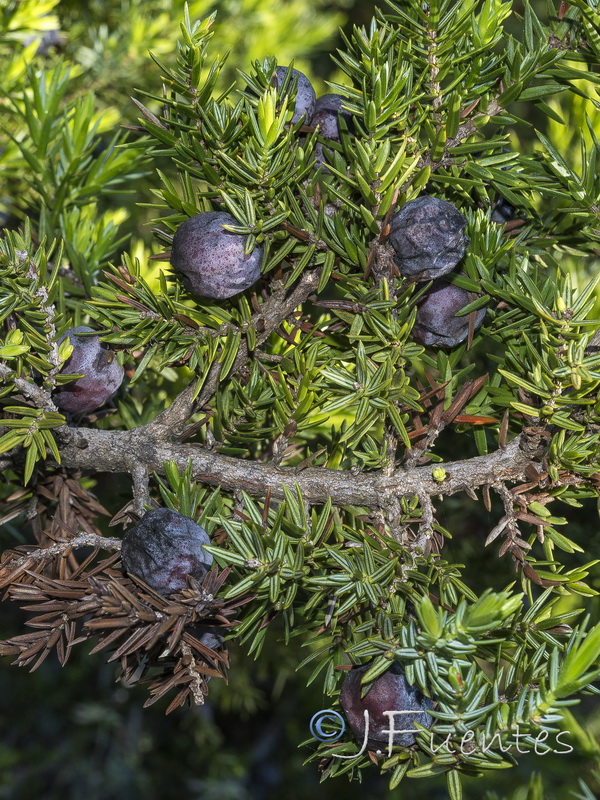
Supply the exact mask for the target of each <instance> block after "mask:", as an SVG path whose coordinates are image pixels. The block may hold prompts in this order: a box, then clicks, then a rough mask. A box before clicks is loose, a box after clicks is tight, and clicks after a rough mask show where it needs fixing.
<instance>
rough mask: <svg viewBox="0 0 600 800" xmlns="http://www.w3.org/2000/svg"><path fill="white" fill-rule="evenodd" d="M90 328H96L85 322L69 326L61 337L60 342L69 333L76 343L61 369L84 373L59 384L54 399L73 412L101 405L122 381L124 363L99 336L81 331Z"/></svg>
mask: <svg viewBox="0 0 600 800" xmlns="http://www.w3.org/2000/svg"><path fill="white" fill-rule="evenodd" d="M87 332H93V329H92V328H88V327H87V326H86V325H80V326H79V327H77V328H69V330H67V331H65V333H63V335H62V336H61V337H60V339H59V340H58V343H59V344H60V342H62V341H63V340H64V339H65V338H66V337H67V336H68V337H69V341H70V343H71V344H72V345H73V352H72V354H71V355H70V356H69V358H68V359H67V361H65V363H64V364H63V366H62V369H61V372H65V373H69V372H78V373H83V378H75V379H74V380H72V381H70V382H69V383H65V384H62V385H61V386H59V387H58V388H57V389H55V390H54V392H53V394H52V399H53V400H54V402H55V403H56V405H57V407H58V408H60V409H62V410H63V411H70V412H72V413H74V414H85V413H88V412H89V411H94V410H95V409H96V408H99V407H100V406H101V405H103V403H105V402H106V401H107V400H108V399H109V397H111V395H113V394H114V393H115V392H116V391H117V389H118V388H119V386H120V385H121V383H122V382H123V374H124V372H123V367H122V366H121V365H120V364H119V362H118V361H117V358H116V356H115V353H114V352H113V351H112V350H111V349H110V348H109V346H108V345H107V344H104V343H103V342H101V341H100V338H99V337H98V336H79V335H78V334H81V333H87Z"/></svg>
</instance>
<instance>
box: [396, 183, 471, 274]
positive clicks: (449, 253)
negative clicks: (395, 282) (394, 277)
mask: <svg viewBox="0 0 600 800" xmlns="http://www.w3.org/2000/svg"><path fill="white" fill-rule="evenodd" d="M466 224H467V220H466V219H465V218H464V217H463V215H462V214H461V213H460V211H457V209H456V208H455V207H454V206H453V205H452V204H451V203H447V202H446V201H445V200H440V199H438V198H437V197H429V196H427V195H422V196H421V197H417V199H416V200H411V201H410V202H408V203H407V204H406V205H405V206H404V207H403V208H401V209H400V211H398V212H397V213H396V214H394V216H393V217H392V221H391V226H390V237H389V239H390V244H391V245H392V247H393V248H394V250H395V251H396V255H395V258H394V260H395V261H396V264H397V265H398V269H399V270H400V272H401V273H402V275H404V276H406V277H407V278H415V279H416V280H420V281H422V280H430V279H432V278H438V277H440V276H441V275H445V274H446V273H447V272H450V270H452V269H454V267H455V266H456V265H457V264H458V262H459V261H460V259H461V258H462V257H463V255H464V253H465V250H466V247H467V244H468V242H469V240H468V239H467V237H466V236H465V232H464V231H465V226H466Z"/></svg>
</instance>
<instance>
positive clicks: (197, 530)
mask: <svg viewBox="0 0 600 800" xmlns="http://www.w3.org/2000/svg"><path fill="white" fill-rule="evenodd" d="M205 544H210V539H209V537H208V534H207V533H206V531H205V530H204V528H201V527H200V526H199V525H196V523H195V522H194V520H192V519H190V518H189V517H184V516H183V514H180V513H179V512H178V511H173V510H172V509H170V508H155V509H153V510H152V511H148V512H147V513H146V514H144V516H143V517H142V518H141V520H140V521H139V522H138V523H137V524H136V525H134V526H133V527H132V528H129V529H128V530H127V531H126V532H125V536H124V537H123V544H122V546H121V561H122V563H123V569H124V570H125V572H128V573H131V574H132V575H137V577H138V578H141V579H142V580H143V581H144V582H145V583H147V584H148V586H151V587H152V588H153V589H154V590H155V591H157V592H158V593H159V594H165V595H166V594H172V593H173V592H179V591H181V590H182V589H185V586H186V576H187V575H191V576H192V577H194V578H196V579H197V580H201V579H202V578H203V577H204V575H205V574H206V573H207V572H208V570H209V568H210V565H211V564H212V562H213V557H212V555H211V554H210V553H209V552H208V551H207V550H205V549H204V547H203V545H205Z"/></svg>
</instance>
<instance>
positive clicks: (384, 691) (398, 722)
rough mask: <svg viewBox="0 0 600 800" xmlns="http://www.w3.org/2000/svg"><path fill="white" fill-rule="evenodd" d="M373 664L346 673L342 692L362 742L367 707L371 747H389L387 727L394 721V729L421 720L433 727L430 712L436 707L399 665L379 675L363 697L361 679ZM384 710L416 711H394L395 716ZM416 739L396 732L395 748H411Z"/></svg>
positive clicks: (344, 706)
mask: <svg viewBox="0 0 600 800" xmlns="http://www.w3.org/2000/svg"><path fill="white" fill-rule="evenodd" d="M370 666H371V665H370V664H365V665H363V666H362V667H354V668H353V669H351V670H350V672H348V673H347V675H346V677H345V679H344V683H343V684H342V690H341V692H340V704H341V706H342V709H343V711H344V714H345V716H346V719H347V720H348V724H349V725H350V727H351V728H352V732H353V733H354V735H355V736H356V738H357V740H358V741H359V742H360V744H361V745H362V743H363V741H364V737H365V731H366V722H365V713H364V712H365V710H366V711H368V712H369V715H368V720H369V733H368V739H367V746H368V748H369V749H370V750H386V749H387V747H388V743H389V734H388V732H387V731H388V730H389V729H390V728H391V726H392V724H393V726H394V730H395V731H407V730H410V729H411V728H413V722H418V723H419V724H420V725H423V726H424V727H426V728H430V727H431V725H432V723H433V717H432V716H431V715H430V714H428V713H427V711H428V709H430V708H433V703H432V701H431V700H430V699H429V698H428V697H424V696H423V695H422V694H421V692H420V691H419V690H418V689H417V688H416V687H415V686H411V685H410V684H409V683H408V681H407V680H406V678H405V676H404V673H403V671H402V670H401V669H400V667H399V666H398V665H397V664H392V666H391V667H390V669H389V670H388V671H387V672H384V674H383V675H381V676H380V677H379V678H377V679H376V680H375V681H374V682H373V684H372V685H371V688H370V689H369V691H368V692H367V694H366V695H365V696H364V697H361V690H362V686H361V678H362V677H363V675H364V674H365V672H366V671H367V670H368V669H369V667H370ZM385 711H414V712H415V713H414V714H395V715H394V716H393V722H392V719H391V718H390V717H389V716H388V715H386V714H384V712H385ZM414 742H415V734H412V733H395V734H394V737H393V744H394V745H395V746H396V747H409V746H410V745H411V744H414Z"/></svg>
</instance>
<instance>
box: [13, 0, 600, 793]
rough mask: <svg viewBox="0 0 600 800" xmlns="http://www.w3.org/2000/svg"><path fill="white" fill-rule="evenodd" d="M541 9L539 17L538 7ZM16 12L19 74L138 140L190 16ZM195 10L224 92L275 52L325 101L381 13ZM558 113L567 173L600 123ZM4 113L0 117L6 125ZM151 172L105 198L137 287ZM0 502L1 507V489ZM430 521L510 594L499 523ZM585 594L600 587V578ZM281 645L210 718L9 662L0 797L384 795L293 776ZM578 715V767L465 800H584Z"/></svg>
mask: <svg viewBox="0 0 600 800" xmlns="http://www.w3.org/2000/svg"><path fill="white" fill-rule="evenodd" d="M10 5H11V3H9V2H7V0H0V10H2V9H6V8H7V7H8V6H10ZM534 5H535V6H536V10H537V11H538V13H540V15H541V16H544V14H545V13H546V11H545V9H546V3H545V2H539V3H535V4H534ZM21 6H22V7H23V13H24V15H25V17H24V22H23V28H22V29H16V30H15V31H14V36H13V37H12V47H13V51H12V53H6V52H5V53H4V57H5V59H9V60H10V64H11V65H12V69H13V70H18V64H17V62H18V61H19V59H33V58H37V59H38V60H39V61H40V62H41V63H43V62H44V60H46V61H47V62H48V63H54V62H55V61H56V59H59V58H64V59H65V60H66V61H67V62H68V63H71V64H72V65H73V69H74V70H75V75H76V81H75V83H74V91H75V92H76V93H77V94H80V95H84V94H85V93H87V92H89V91H90V90H91V89H93V91H94V92H95V93H96V96H97V107H98V111H99V113H100V117H99V134H100V136H101V138H102V139H103V140H105V141H108V140H109V139H110V137H111V136H112V135H113V134H114V132H115V131H116V130H118V129H119V127H120V126H122V125H135V124H136V119H137V116H138V111H137V109H136V108H135V106H134V105H133V103H132V102H131V101H130V99H129V98H130V95H133V94H135V90H140V89H141V90H145V91H148V92H157V91H159V88H160V74H159V70H158V68H157V67H155V65H154V64H153V62H152V61H151V60H150V59H149V57H148V55H147V54H148V50H152V52H153V53H155V54H156V55H157V56H158V57H159V58H160V59H162V60H164V61H165V62H169V61H171V60H172V59H173V58H174V57H175V52H174V51H175V41H176V39H177V36H178V34H179V20H180V19H181V18H182V14H183V2H180V1H179V0H121V1H120V2H119V1H118V0H91V2H87V3H85V4H82V3H80V2H79V0H60V2H58V3H57V2H56V0H54V2H53V1H52V0H50V2H38V3H32V2H24V3H22V4H21ZM189 6H190V15H191V16H192V17H196V18H202V17H206V16H207V15H208V14H209V13H211V12H212V11H213V10H217V11H218V17H217V23H216V25H215V39H214V46H213V52H214V54H215V55H216V54H218V53H223V52H224V51H225V50H226V49H227V48H231V49H232V57H231V58H230V61H229V71H228V72H227V73H226V74H225V76H224V82H225V83H228V82H230V81H232V80H235V77H236V76H235V68H236V67H240V68H242V69H243V68H247V66H248V64H249V62H250V60H252V59H262V58H263V57H265V56H267V55H275V56H276V57H277V58H278V60H279V63H281V64H287V63H289V62H290V61H291V60H292V59H293V60H294V64H295V66H296V67H297V68H299V69H301V70H303V71H305V72H306V73H307V74H308V75H309V76H310V77H311V79H312V80H313V82H314V85H315V88H316V89H317V94H322V93H324V92H326V91H327V85H326V83H325V81H326V80H327V79H335V77H336V73H335V65H334V64H333V63H332V62H331V60H330V54H331V53H332V52H334V51H335V49H336V47H341V46H342V40H341V37H340V34H339V32H338V28H339V26H341V27H342V29H343V30H345V31H346V32H348V31H349V30H350V29H351V27H352V25H354V24H357V25H363V24H367V23H368V22H369V20H370V18H371V16H372V13H373V7H374V4H372V3H369V2H362V1H360V0H359V1H358V2H356V1H353V0H337V2H332V3H326V2H323V0H314V1H313V2H310V0H291V1H290V2H285V0H223V1H222V2H216V3H215V2H208V1H207V0H195V1H194V2H191V3H190V4H189ZM515 7H516V8H517V9H518V7H519V4H518V3H517V4H515ZM26 13H29V14H30V15H31V18H35V19H36V20H37V24H38V28H39V29H40V28H43V27H45V28H46V29H48V30H57V31H59V33H58V34H56V35H55V37H54V44H52V43H51V44H50V45H49V46H48V48H47V49H46V51H45V52H44V48H42V51H41V52H39V51H38V50H37V49H38V47H39V43H40V39H39V37H38V39H35V40H34V41H33V42H30V43H29V45H28V46H27V47H26V48H25V49H24V44H26V43H27V31H26V29H27V24H28V22H27V20H28V19H29V18H28V17H27V16H26ZM36 52H37V55H36ZM3 74H4V76H5V78H4V80H5V82H6V83H7V84H8V85H10V80H11V79H12V77H11V76H13V75H14V74H15V73H14V72H12V71H11V70H5V71H4V72H3ZM15 81H16V79H15ZM552 103H553V106H554V107H555V109H556V110H558V111H559V112H560V113H561V114H562V115H563V117H564V118H565V119H567V120H569V125H568V126H560V125H558V124H557V123H553V122H551V123H550V124H549V125H548V124H547V122H546V121H545V120H543V119H540V120H539V121H537V122H538V124H539V125H543V126H544V128H545V130H546V132H547V134H548V135H549V136H550V138H551V139H552V141H553V142H554V143H555V144H556V145H557V146H558V147H559V149H560V152H561V153H562V154H563V155H564V156H565V157H567V158H569V159H572V160H573V162H575V163H576V162H577V159H578V153H577V152H575V151H574V149H573V147H572V131H573V130H575V129H576V128H577V127H583V120H584V118H585V114H586V113H587V114H590V115H591V116H592V118H594V119H595V120H598V111H597V110H596V109H595V108H594V106H593V105H592V104H591V103H585V102H584V101H582V100H581V99H580V98H575V99H574V100H573V99H571V100H568V101H567V100H565V99H563V98H562V95H561V96H560V98H558V99H554V100H553V101H552ZM1 110H2V107H1V106H0V114H1ZM516 113H517V114H519V110H518V109H516ZM0 137H3V134H2V133H0ZM512 145H513V147H515V148H520V149H521V150H523V151H526V150H528V149H531V148H532V147H534V141H533V137H532V136H530V135H529V134H528V132H527V131H526V130H525V131H520V132H519V133H518V135H517V133H515V134H514V135H513V137H512ZM18 158H19V156H18V154H17V153H16V151H15V149H14V148H11V145H10V142H9V141H8V139H6V140H4V138H0V205H2V203H3V202H4V204H5V205H7V207H8V205H10V207H11V214H12V215H13V216H12V217H11V218H10V219H9V223H8V224H10V225H12V226H17V225H18V224H19V223H20V222H21V221H22V216H23V214H24V213H25V208H26V207H27V203H26V202H23V203H22V204H21V211H20V212H19V210H18V208H17V209H15V208H14V204H13V203H12V199H14V198H15V197H17V196H18V195H19V194H20V193H21V192H23V193H24V196H25V197H27V189H26V188H24V182H23V178H24V176H23V175H22V171H21V172H20V171H19V170H20V169H21V170H22V167H19V161H18ZM154 166H155V165H151V169H149V171H148V173H147V175H146V176H145V177H141V178H140V179H139V180H138V181H137V182H136V184H135V186H128V187H125V188H127V189H128V190H129V194H126V195H124V196H122V197H120V198H117V199H111V200H110V201H109V202H107V203H106V208H105V210H106V213H108V214H110V215H112V219H114V221H115V223H119V224H120V225H121V233H122V235H126V236H127V238H126V240H125V243H124V245H123V246H124V248H125V249H126V250H127V251H128V252H130V253H131V254H132V255H134V256H136V257H138V258H139V259H140V261H141V262H142V263H143V264H144V265H145V268H146V274H147V275H148V276H150V275H151V274H152V273H154V274H156V273H157V271H158V269H159V266H158V265H157V264H156V262H154V263H153V262H149V261H148V256H149V255H150V254H151V253H152V252H156V251H157V245H156V243H154V242H153V237H152V233H151V230H150V225H149V224H148V223H149V220H150V219H151V217H152V214H151V213H150V212H149V211H148V209H146V208H140V207H138V206H136V203H138V202H146V203H147V202H150V201H151V197H152V189H153V186H154V177H153V168H154ZM25 184H26V181H25ZM3 198H5V200H3ZM8 201H10V202H8ZM29 208H30V209H31V205H30V206H29ZM19 214H20V215H21V217H19ZM111 260H113V261H114V258H113V259H111ZM563 264H564V265H566V266H567V267H568V268H569V269H570V270H571V272H572V274H573V278H574V281H575V283H577V284H582V283H584V282H585V281H586V280H587V278H588V277H589V272H590V271H591V270H594V269H595V268H596V267H597V263H595V264H589V265H582V264H580V263H579V262H578V261H577V260H576V259H575V258H571V257H569V256H565V261H564V262H563ZM92 485H93V486H94V491H95V492H96V493H97V495H98V497H99V498H100V500H101V501H102V502H103V503H104V504H105V505H106V506H107V508H108V510H109V511H110V512H111V513H115V512H116V511H117V510H118V509H120V508H121V507H122V506H123V505H124V504H125V502H126V501H127V500H128V499H129V497H128V494H127V490H128V486H127V484H126V482H123V481H121V480H119V479H118V478H115V477H114V476H110V475H99V476H96V479H95V481H94V482H92ZM0 489H1V490H0V497H2V496H3V495H4V494H5V492H4V487H1V486H0ZM439 509H440V511H441V515H440V522H441V524H442V525H444V526H445V527H447V528H449V529H451V530H453V531H455V535H454V538H453V540H452V541H450V542H449V543H448V544H447V546H446V547H447V549H446V552H445V556H446V558H447V559H448V560H449V561H453V562H457V563H462V564H465V573H466V574H467V575H468V576H469V580H470V582H471V586H472V587H473V589H474V590H475V591H481V590H483V589H484V588H485V587H486V586H491V587H493V588H495V589H498V590H499V589H502V588H504V587H505V586H506V585H507V584H508V583H509V582H510V581H511V580H513V579H514V573H513V572H512V568H511V565H510V562H509V561H508V560H500V561H499V560H498V559H497V558H496V556H495V554H494V553H493V552H492V551H491V550H484V549H483V542H482V536H481V535H480V531H488V530H489V529H490V528H491V527H492V526H493V524H494V521H495V520H497V518H498V516H499V513H500V512H499V509H497V508H493V509H492V511H491V512H489V513H488V512H486V511H485V510H484V509H483V508H482V507H481V506H480V505H479V504H477V503H475V502H474V501H472V500H469V499H468V498H466V496H462V495H461V496H458V497H450V498H447V499H446V500H445V502H444V503H443V505H442V504H440V506H439ZM597 520H598V516H597V513H596V508H595V504H593V503H588V504H587V505H585V506H584V508H582V509H580V510H579V511H578V512H577V521H576V523H575V525H576V528H575V529H571V532H572V534H573V538H574V539H575V540H576V541H579V542H587V543H588V544H587V552H586V553H584V554H581V562H582V563H583V562H584V561H589V560H591V559H593V558H600V537H598V535H597V532H598V521H597ZM25 541H28V535H27V528H26V521H25V520H24V519H23V518H17V519H13V520H12V521H11V522H10V523H9V524H7V525H5V526H3V527H2V528H1V529H0V545H2V548H3V549H4V548H8V547H13V546H14V545H15V544H20V543H23V542H25ZM594 585H595V586H596V588H600V574H598V575H597V576H596V579H595V583H594ZM591 610H592V623H595V622H598V621H599V620H600V613H599V612H600V605H599V603H598V601H596V600H594V601H593V602H592V603H591ZM23 618H24V617H23ZM20 630H22V618H21V616H20V612H19V611H18V610H17V609H16V608H15V607H14V606H13V604H10V603H8V602H5V603H3V604H0V636H2V637H3V638H4V637H8V636H10V635H14V634H15V633H18V632H20ZM278 640H279V636H278V631H277V630H273V631H272V632H271V637H270V645H269V646H268V647H266V648H265V650H264V651H263V654H262V657H261V661H260V663H259V664H257V663H255V662H254V661H252V660H250V659H248V658H247V657H246V656H245V655H244V653H243V652H241V651H240V650H239V648H236V647H235V646H232V647H231V663H232V668H231V671H230V679H229V684H228V685H224V684H223V683H219V682H217V681H213V684H212V685H211V692H210V695H209V699H208V702H207V703H206V705H205V706H203V707H201V708H195V709H180V710H178V711H176V712H174V713H173V714H172V715H170V716H169V717H165V716H164V706H163V707H161V705H160V704H157V705H156V706H153V707H152V708H150V709H147V710H144V709H143V708H142V705H143V702H144V700H145V699H146V695H145V693H144V691H143V689H139V688H137V689H133V690H132V689H129V688H127V687H124V686H123V685H121V684H120V683H116V682H115V676H116V670H115V668H114V667H113V666H110V665H106V664H104V663H103V660H102V657H101V656H100V655H98V656H93V657H89V656H88V655H87V653H86V651H85V646H83V647H84V649H83V650H81V651H77V649H75V651H74V654H73V656H72V658H71V660H70V662H69V664H68V666H67V667H66V668H65V669H61V668H60V667H59V666H58V664H57V663H56V661H55V660H54V659H53V658H49V659H48V660H47V661H46V662H44V664H43V665H42V666H41V667H40V669H39V670H38V671H36V672H35V673H33V674H29V673H27V672H26V671H25V670H19V669H17V668H14V667H11V666H10V665H9V659H4V660H3V662H2V663H1V664H0V719H1V724H2V737H1V739H0V799H6V800H8V799H9V798H10V800H42V799H43V800H46V799H47V800H50V799H51V798H59V797H60V798H64V800H80V799H81V798H85V799H86V800H113V799H114V800H117V798H118V799H120V798H127V800H171V798H173V800H175V798H177V800H194V799H195V798H198V800H200V798H202V800H213V799H214V800H249V799H250V798H252V799H253V800H254V799H256V800H272V799H274V798H278V797H281V796H283V797H286V798H290V799H294V798H305V797H307V796H312V797H319V798H322V800H330V799H331V800H334V799H337V798H344V800H354V799H356V800H359V798H360V800H375V798H381V797H382V796H385V795H386V794H389V793H388V790H387V785H386V781H385V780H383V779H381V778H380V777H379V776H378V775H377V771H376V770H375V769H373V770H372V771H371V772H370V773H369V774H365V775H364V776H363V782H362V783H358V782H355V783H352V784H351V783H348V782H347V781H346V780H345V779H343V778H342V779H338V780H335V781H328V782H325V783H323V784H320V783H319V777H318V774H317V772H316V770H315V768H314V766H313V765H310V766H307V767H303V766H302V762H303V760H304V759H305V758H306V757H307V756H308V755H309V754H310V752H311V749H310V745H307V746H304V747H300V744H301V742H303V741H305V740H307V739H309V736H310V734H309V722H310V719H311V717H312V715H313V714H314V713H316V712H317V711H318V710H320V709H321V708H324V707H325V708H326V707H327V706H328V703H327V699H326V698H325V699H324V698H323V695H322V693H321V691H320V690H319V688H318V686H317V685H313V686H311V687H310V688H309V689H307V688H306V687H305V681H306V678H307V676H308V672H307V673H306V674H304V673H303V672H299V673H297V672H296V671H295V666H296V664H298V663H299V662H300V661H301V660H302V659H303V658H304V657H305V656H306V652H305V650H303V649H302V647H301V643H300V642H296V641H295V640H292V644H290V645H288V646H284V645H283V644H280V643H279V641H278ZM164 705H166V703H165V704H164ZM572 710H573V713H574V714H575V715H576V719H575V717H574V718H573V719H572V720H569V724H568V725H567V727H568V729H569V731H570V733H571V736H570V737H569V739H568V741H569V742H570V744H572V745H573V746H574V748H575V750H574V752H573V753H571V754H568V755H549V756H545V757H541V756H535V755H530V756H527V757H522V758H521V760H520V764H519V766H518V767H515V768H514V769H511V770H504V771H501V772H498V773H495V774H492V773H488V774H487V775H486V776H485V777H484V778H482V779H479V780H476V779H471V780H467V781H466V782H465V796H466V797H467V798H469V800H470V799H471V798H473V800H474V799H475V798H486V799H487V800H492V798H508V797H510V798H514V800H517V799H518V800H521V799H522V800H541V798H542V797H546V798H548V800H550V799H551V798H556V800H567V798H574V797H576V796H578V795H579V796H580V797H583V798H586V800H589V798H591V797H594V796H595V792H596V790H598V789H600V783H599V782H598V781H597V779H596V778H595V777H594V771H595V769H596V768H598V766H599V765H600V746H599V745H598V736H599V734H600V708H599V706H598V703H597V701H596V698H594V697H589V698H586V699H585V700H584V701H583V702H582V703H581V704H580V705H578V706H576V707H574V708H573V709H572ZM536 773H537V774H536ZM579 776H581V777H582V778H583V779H585V781H586V783H587V784H588V785H589V787H590V789H589V790H588V791H589V794H586V793H585V790H584V789H583V788H582V787H581V786H579V785H578V777H579ZM542 785H543V787H545V788H544V790H542ZM390 796H392V797H398V798H400V797H401V798H417V797H419V798H421V797H423V796H426V797H428V798H430V800H437V798H445V797H446V796H447V794H446V789H445V782H444V781H443V780H440V781H439V782H436V781H409V780H406V781H404V782H403V783H402V784H401V786H400V788H399V789H397V790H396V791H395V792H393V793H391V795H390Z"/></svg>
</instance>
